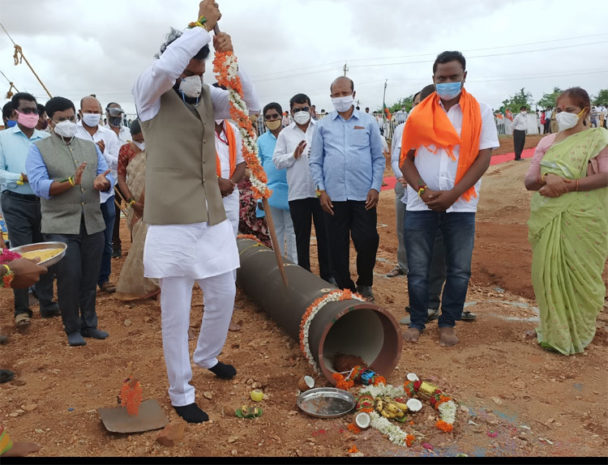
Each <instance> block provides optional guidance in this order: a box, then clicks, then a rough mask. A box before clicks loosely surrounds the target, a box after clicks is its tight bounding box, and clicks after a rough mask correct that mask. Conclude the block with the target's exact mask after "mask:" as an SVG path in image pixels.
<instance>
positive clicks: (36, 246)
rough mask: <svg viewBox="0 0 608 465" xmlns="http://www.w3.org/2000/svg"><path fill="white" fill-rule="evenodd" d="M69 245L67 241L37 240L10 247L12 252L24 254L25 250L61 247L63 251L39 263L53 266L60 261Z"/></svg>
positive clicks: (32, 250)
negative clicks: (32, 242) (33, 242)
mask: <svg viewBox="0 0 608 465" xmlns="http://www.w3.org/2000/svg"><path fill="white" fill-rule="evenodd" d="M67 248H68V245H67V244H66V243H65V242H37V243H35V244H27V245H21V246H19V247H14V248H12V249H10V251H11V252H17V253H18V254H22V253H23V252H34V251H36V250H44V249H61V253H58V254H57V255H55V256H54V257H51V258H48V259H47V260H45V261H42V262H40V263H38V264H39V265H44V266H46V267H49V266H52V265H54V264H55V263H58V262H59V260H61V259H62V258H63V257H64V255H65V251H66V250H67Z"/></svg>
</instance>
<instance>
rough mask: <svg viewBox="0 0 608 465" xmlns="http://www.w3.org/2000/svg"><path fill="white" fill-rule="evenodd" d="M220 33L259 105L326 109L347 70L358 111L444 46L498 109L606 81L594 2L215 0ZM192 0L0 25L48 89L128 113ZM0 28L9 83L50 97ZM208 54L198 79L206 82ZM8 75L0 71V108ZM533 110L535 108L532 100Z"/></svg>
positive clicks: (604, 44)
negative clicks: (292, 103) (522, 94)
mask: <svg viewBox="0 0 608 465" xmlns="http://www.w3.org/2000/svg"><path fill="white" fill-rule="evenodd" d="M217 1H218V3H219V6H220V11H221V13H222V18H221V20H220V22H219V25H220V28H221V30H222V31H223V32H227V33H229V34H230V35H231V36H232V41H233V45H234V50H235V54H236V56H237V57H238V59H239V63H240V66H241V68H242V69H243V70H245V71H246V72H247V74H248V75H249V76H250V77H251V78H252V80H253V82H254V84H255V88H256V90H257V93H258V96H259V99H260V102H261V104H262V105H265V104H266V103H269V102H272V101H276V102H278V103H280V104H281V105H282V106H283V108H284V109H288V106H289V99H290V98H291V97H292V96H293V95H295V94H296V93H305V94H307V95H308V96H309V97H310V98H311V100H312V103H313V104H315V105H316V107H317V110H321V109H325V110H327V111H331V110H332V109H333V108H332V106H331V100H330V98H329V85H330V83H331V82H332V81H333V80H334V79H335V78H336V77H338V76H341V75H343V74H344V66H345V64H346V66H347V75H348V76H349V77H350V78H351V79H353V80H354V82H355V90H356V99H357V100H358V102H359V105H360V106H361V108H362V109H363V108H365V107H370V108H371V109H372V110H376V109H380V108H381V106H382V102H383V93H384V86H385V83H386V103H387V105H389V106H390V105H392V104H394V103H396V102H397V101H398V100H400V99H401V98H404V97H407V96H410V95H412V94H414V93H415V92H417V91H419V90H420V89H421V88H422V87H424V86H425V85H427V84H430V83H432V65H433V62H434V60H435V58H436V56H437V55H438V54H439V53H441V52H442V51H445V50H459V51H461V52H462V53H463V54H464V56H465V57H466V59H467V71H468V76H467V81H466V84H465V86H466V88H467V89H468V90H469V92H471V93H472V94H473V95H474V96H475V97H476V98H477V99H478V100H479V101H480V102H484V103H487V104H489V105H491V106H492V107H493V108H498V107H500V105H501V102H502V101H503V100H504V99H506V98H508V97H509V96H512V95H514V94H515V93H517V92H519V90H520V89H521V88H522V87H523V88H525V89H526V91H528V92H530V93H531V94H532V97H533V101H534V102H536V101H538V100H539V99H540V98H541V97H542V95H543V93H549V92H551V91H552V90H553V88H554V87H559V88H561V89H565V88H568V87H571V86H581V87H583V88H585V89H586V90H587V91H588V92H589V93H590V94H591V95H592V96H593V95H597V93H598V91H599V90H600V89H606V88H608V22H607V21H606V18H608V2H605V1H602V0H592V1H590V2H584V3H578V4H577V3H576V2H572V0H522V1H520V0H501V1H497V0H426V1H420V0H382V1H369V0H255V1H252V0H217ZM197 13H198V2H197V1H192V0H171V1H168V0H105V1H103V2H92V1H89V0H44V1H42V0H20V1H18V2H16V1H14V0H0V23H2V24H3V25H4V27H5V28H6V30H7V31H8V33H9V34H10V35H11V37H12V38H13V40H14V41H15V42H16V43H17V44H18V45H20V46H21V47H22V49H23V53H24V55H25V57H26V58H27V59H28V60H29V62H30V64H31V65H32V66H33V68H34V70H35V71H36V72H37V73H38V75H39V76H40V78H41V79H42V81H43V82H44V84H45V85H46V86H47V88H48V89H49V90H50V92H51V94H52V95H54V96H63V97H67V98H70V99H72V100H73V101H74V102H75V104H76V108H77V109H78V106H79V101H80V99H81V98H82V97H83V96H85V95H89V94H92V93H93V94H96V95H97V97H98V98H99V100H100V101H101V104H102V105H103V106H104V107H105V105H107V103H108V102H111V101H117V102H119V103H120V104H121V105H122V106H123V108H124V109H125V110H126V111H127V112H128V113H135V106H134V104H133V99H132V96H131V88H132V86H133V83H134V81H135V79H136V78H137V76H138V74H139V73H141V72H142V71H143V70H144V69H145V68H146V67H147V66H148V65H149V64H150V63H151V62H152V61H153V59H154V58H153V55H154V54H155V53H157V52H158V48H159V46H160V44H161V43H162V42H163V40H164V37H165V35H166V34H167V32H168V31H169V28H170V26H173V27H175V28H177V29H184V28H185V27H186V26H187V24H188V22H190V21H194V20H196V19H197V18H196V16H197ZM13 52H14V48H13V44H12V42H11V41H10V40H9V38H8V37H7V36H6V34H5V33H4V31H2V29H0V71H2V72H3V73H4V74H5V75H6V77H7V78H8V79H9V80H10V81H12V82H14V84H15V86H16V87H17V88H18V89H19V90H20V91H26V92H30V93H32V94H34V96H36V98H37V99H38V100H39V101H40V102H42V103H45V102H46V101H47V100H48V96H47V94H46V93H45V91H44V89H43V88H42V86H41V85H40V84H39V83H38V81H37V80H36V78H35V77H34V75H33V73H32V72H31V71H30V69H29V68H28V67H27V65H26V64H25V62H23V63H22V64H19V65H18V66H15V64H14V61H13ZM211 68H212V65H211V63H210V61H209V62H208V64H207V72H206V73H205V76H204V82H205V83H207V84H212V83H213V82H215V79H214V77H213V75H212V72H211ZM8 88H9V83H8V81H7V80H6V79H5V77H4V76H2V74H0V105H3V104H4V103H5V102H6V101H7V99H6V91H7V90H8ZM533 108H534V107H533Z"/></svg>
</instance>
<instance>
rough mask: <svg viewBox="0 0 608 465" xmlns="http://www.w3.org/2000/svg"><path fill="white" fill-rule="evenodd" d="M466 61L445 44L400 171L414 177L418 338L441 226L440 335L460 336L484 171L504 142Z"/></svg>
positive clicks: (412, 249) (412, 265) (411, 249)
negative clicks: (472, 89) (473, 90)
mask: <svg viewBox="0 0 608 465" xmlns="http://www.w3.org/2000/svg"><path fill="white" fill-rule="evenodd" d="M466 77H467V72H466V61H465V58H464V56H463V55H462V54H461V53H460V52H443V53H441V54H440V55H439V56H438V57H437V59H436V60H435V63H434V64H433V83H434V84H435V89H436V91H435V92H434V93H432V94H431V95H429V96H428V97H427V98H426V99H424V101H422V102H421V103H420V104H419V105H418V106H417V107H416V108H415V109H414V111H412V112H411V114H410V117H409V118H408V120H407V123H406V125H405V128H404V130H403V138H402V146H401V171H402V172H403V173H404V175H405V178H406V180H407V184H408V187H407V189H408V203H407V215H406V217H405V248H406V251H407V263H408V267H409V272H408V289H409V297H410V309H411V321H410V325H409V328H408V329H407V330H406V332H405V333H404V335H403V337H404V338H405V340H406V341H410V342H416V341H418V338H419V337H420V334H421V333H422V331H423V330H424V327H425V323H426V319H427V308H428V296H429V293H428V285H429V283H428V275H429V268H430V265H431V258H432V256H433V244H434V241H435V235H436V234H442V235H443V242H444V245H445V249H446V263H447V279H446V283H445V287H444V290H443V298H442V299H441V316H440V317H439V321H438V325H439V342H440V344H441V345H442V346H452V345H455V344H457V343H458V338H457V337H456V334H455V332H454V326H455V324H456V321H457V320H460V319H461V316H462V310H463V307H464V301H465V298H466V295H467V289H468V285H469V278H470V276H471V257H472V254H473V244H474V240H475V212H476V211H477V202H478V199H479V189H480V187H481V181H480V179H481V176H482V175H483V174H484V173H485V171H486V170H487V169H488V166H489V165H490V158H491V156H492V149H493V148H496V147H498V146H499V142H498V134H497V130H496V125H495V123H494V117H493V115H492V109H491V108H490V107H489V106H488V105H485V104H480V103H479V102H477V100H475V98H474V97H473V96H472V95H471V94H469V93H468V92H467V91H466V90H465V89H464V88H463V84H464V81H465V79H466Z"/></svg>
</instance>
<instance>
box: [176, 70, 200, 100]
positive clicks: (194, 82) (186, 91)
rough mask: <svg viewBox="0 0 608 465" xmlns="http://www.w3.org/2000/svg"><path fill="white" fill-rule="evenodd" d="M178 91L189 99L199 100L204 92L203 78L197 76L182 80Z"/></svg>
mask: <svg viewBox="0 0 608 465" xmlns="http://www.w3.org/2000/svg"><path fill="white" fill-rule="evenodd" d="M178 90H179V91H180V92H181V93H182V94H183V95H185V96H186V97H188V98H193V99H197V98H199V97H200V96H201V93H202V92H203V78H202V77H201V76H197V75H194V76H188V77H185V78H182V80H181V82H180V83H179V88H178Z"/></svg>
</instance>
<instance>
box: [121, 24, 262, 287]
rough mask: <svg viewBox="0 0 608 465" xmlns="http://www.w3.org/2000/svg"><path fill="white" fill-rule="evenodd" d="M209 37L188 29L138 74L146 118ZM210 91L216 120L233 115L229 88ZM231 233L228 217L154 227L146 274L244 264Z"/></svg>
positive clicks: (139, 103)
mask: <svg viewBox="0 0 608 465" xmlns="http://www.w3.org/2000/svg"><path fill="white" fill-rule="evenodd" d="M210 41H211V36H210V35H209V33H208V32H207V31H205V30H204V29H203V28H200V27H195V28H192V29H187V30H185V31H184V33H183V34H182V35H181V37H179V38H178V39H176V40H175V41H174V42H173V43H171V44H170V45H169V46H168V47H167V49H166V50H165V52H164V53H163V54H162V55H161V56H160V58H159V59H157V60H155V61H154V62H153V63H152V64H151V65H150V66H149V67H148V68H147V69H145V70H144V72H143V73H142V74H141V75H140V76H139V77H138V78H137V81H136V82H135V85H134V86H133V91H132V92H133V97H134V98H135V106H136V108H137V113H138V115H139V118H140V120H141V121H149V120H151V119H152V118H154V117H155V116H156V115H158V112H159V111H160V99H161V97H162V95H163V94H164V93H165V92H167V91H169V90H170V89H171V88H172V87H173V86H174V85H175V82H176V81H177V79H178V78H179V77H180V76H181V74H182V73H183V71H184V70H185V69H186V67H187V66H188V63H189V62H190V59H191V58H192V57H193V56H194V55H196V53H197V52H198V51H199V50H200V49H201V48H202V47H204V46H205V45H206V44H208V43H209V42H210ZM238 74H239V77H240V78H241V84H242V88H243V93H244V100H245V102H246V104H247V107H248V109H249V111H250V112H251V113H257V112H259V111H260V103H259V101H258V98H257V95H256V94H255V91H254V89H253V85H252V83H251V81H250V80H249V78H248V77H247V76H246V75H245V74H244V73H243V72H242V71H239V73H238ZM209 93H210V97H211V101H212V103H213V110H214V119H229V118H230V101H229V96H230V92H228V91H226V90H223V89H220V88H218V87H209ZM229 237H232V238H234V234H233V232H232V226H231V224H230V222H229V221H228V220H226V221H223V222H221V223H220V224H217V225H214V226H209V225H208V224H207V223H206V222H202V223H194V224H184V225H150V227H149V228H148V234H147V236H146V243H145V248H144V271H145V276H146V277H151V278H163V277H170V276H171V277H181V276H188V277H191V278H194V279H201V278H206V277H210V276H217V275H219V274H222V273H225V272H228V271H231V270H234V269H235V268H238V266H239V254H238V248H237V246H236V238H234V240H228V238H229ZM159 251H160V252H159ZM161 252H162V253H161Z"/></svg>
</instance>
